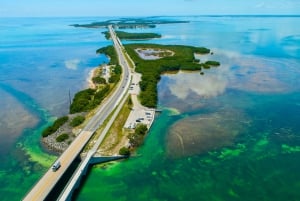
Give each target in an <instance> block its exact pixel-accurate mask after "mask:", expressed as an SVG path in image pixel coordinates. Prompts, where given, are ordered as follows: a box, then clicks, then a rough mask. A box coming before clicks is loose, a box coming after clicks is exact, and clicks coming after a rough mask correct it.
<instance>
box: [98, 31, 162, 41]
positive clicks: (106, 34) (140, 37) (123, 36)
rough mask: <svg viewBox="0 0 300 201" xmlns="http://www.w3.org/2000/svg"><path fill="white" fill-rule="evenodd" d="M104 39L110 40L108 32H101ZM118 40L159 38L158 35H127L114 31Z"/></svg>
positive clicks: (126, 33)
mask: <svg viewBox="0 0 300 201" xmlns="http://www.w3.org/2000/svg"><path fill="white" fill-rule="evenodd" d="M103 34H104V35H105V38H106V39H110V33H109V32H108V31H105V32H103ZM116 34H117V35H118V37H119V39H121V40H149V39H153V38H161V35H160V34H156V33H128V32H124V31H116Z"/></svg>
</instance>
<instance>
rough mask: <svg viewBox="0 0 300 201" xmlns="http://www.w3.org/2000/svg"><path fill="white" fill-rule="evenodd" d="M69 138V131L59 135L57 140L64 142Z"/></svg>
mask: <svg viewBox="0 0 300 201" xmlns="http://www.w3.org/2000/svg"><path fill="white" fill-rule="evenodd" d="M68 138H69V135H68V134H67V133H63V134H61V135H59V136H57V138H56V142H63V141H65V140H66V139H68Z"/></svg>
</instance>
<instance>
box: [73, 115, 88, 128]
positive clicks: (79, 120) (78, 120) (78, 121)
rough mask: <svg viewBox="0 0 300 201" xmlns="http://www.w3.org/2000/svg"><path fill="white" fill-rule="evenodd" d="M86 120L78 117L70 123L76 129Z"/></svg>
mask: <svg viewBox="0 0 300 201" xmlns="http://www.w3.org/2000/svg"><path fill="white" fill-rule="evenodd" d="M84 120H85V117H84V116H77V117H75V118H74V119H72V121H71V122H70V126H72V127H76V126H79V125H80V124H82V123H83V122H84Z"/></svg>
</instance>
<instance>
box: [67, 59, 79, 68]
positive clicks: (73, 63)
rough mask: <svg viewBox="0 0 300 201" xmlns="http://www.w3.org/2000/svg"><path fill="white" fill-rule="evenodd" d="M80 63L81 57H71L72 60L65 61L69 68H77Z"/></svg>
mask: <svg viewBox="0 0 300 201" xmlns="http://www.w3.org/2000/svg"><path fill="white" fill-rule="evenodd" d="M79 63H80V60H79V59H71V60H67V61H65V66H66V68H67V69H70V70H77V68H78V64H79Z"/></svg>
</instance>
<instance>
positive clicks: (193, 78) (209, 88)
mask: <svg viewBox="0 0 300 201" xmlns="http://www.w3.org/2000/svg"><path fill="white" fill-rule="evenodd" d="M170 79H172V84H171V85H170V86H169V89H170V91H171V93H172V94H173V95H175V96H176V97H178V98H180V99H185V98H187V96H188V95H189V94H190V93H191V92H194V93H196V94H198V95H199V96H202V97H214V96H217V95H219V94H222V93H223V92H224V90H225V88H226V86H227V80H226V79H224V78H223V77H222V76H219V75H217V74H215V75H214V74H206V75H204V76H201V75H200V74H199V73H190V74H188V73H185V75H184V76H182V73H179V74H177V75H176V76H170Z"/></svg>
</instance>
